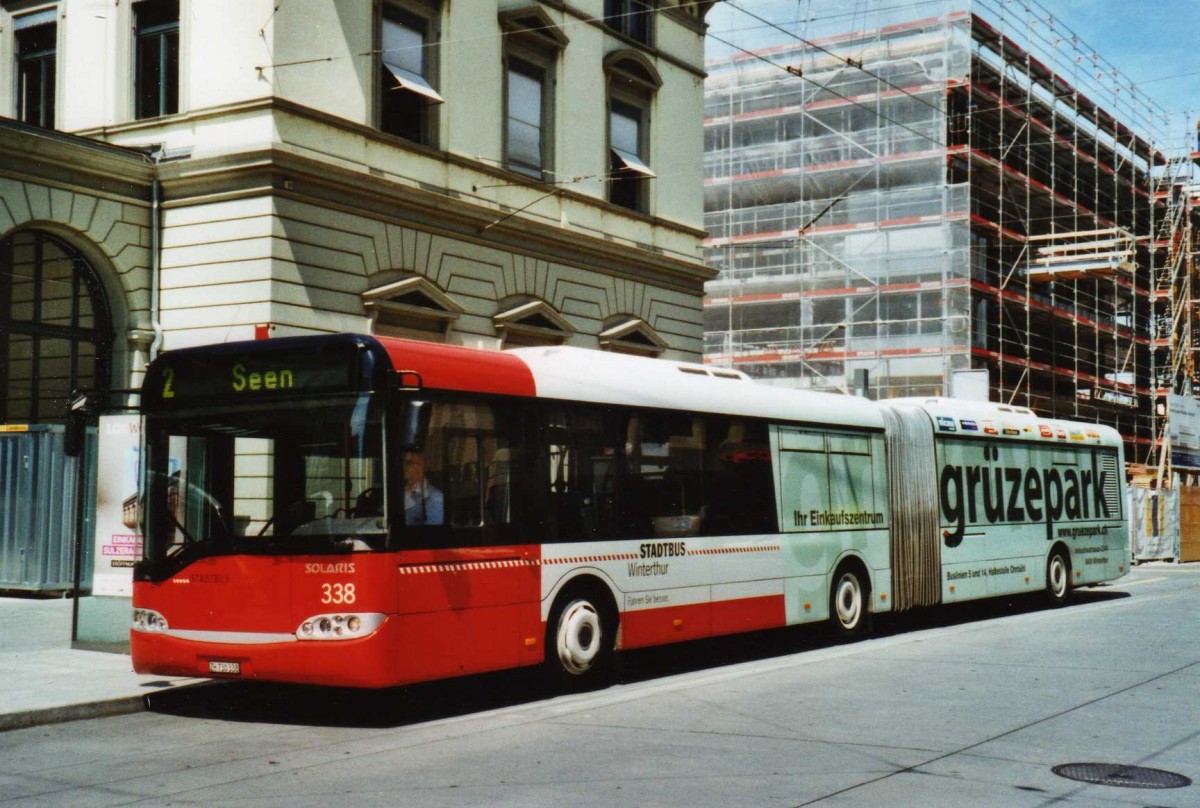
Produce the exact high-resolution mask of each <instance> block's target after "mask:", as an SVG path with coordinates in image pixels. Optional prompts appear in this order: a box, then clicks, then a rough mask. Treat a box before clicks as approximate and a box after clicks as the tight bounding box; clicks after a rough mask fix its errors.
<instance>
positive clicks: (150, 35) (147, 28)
mask: <svg viewBox="0 0 1200 808" xmlns="http://www.w3.org/2000/svg"><path fill="white" fill-rule="evenodd" d="M133 14H134V19H135V22H134V39H135V42H136V45H135V51H136V60H137V64H136V66H135V71H136V72H135V79H134V81H135V86H134V105H135V109H134V116H135V117H136V118H139V119H140V118H157V117H159V116H161V115H174V114H175V113H176V112H178V111H179V0H146V2H142V3H138V4H137V5H135V6H134V7H133Z"/></svg>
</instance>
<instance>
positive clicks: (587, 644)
mask: <svg viewBox="0 0 1200 808" xmlns="http://www.w3.org/2000/svg"><path fill="white" fill-rule="evenodd" d="M546 635H547V636H546V664H547V667H548V668H549V671H550V673H551V676H552V678H553V680H554V681H555V683H557V684H559V685H561V686H564V687H567V688H568V689H573V690H574V689H581V688H586V687H591V686H596V685H599V684H601V683H603V682H604V681H605V679H606V677H607V675H608V674H609V673H610V671H611V669H612V661H613V654H614V640H615V639H616V629H615V627H614V626H613V621H612V620H611V619H610V617H609V615H608V613H607V612H606V611H605V610H604V606H603V604H602V603H601V602H600V601H599V599H598V598H595V597H592V596H591V595H590V593H588V594H582V593H581V594H574V595H570V596H568V597H562V598H559V600H558V602H556V603H555V608H554V609H553V610H552V612H551V615H550V620H549V621H548V622H547V624H546Z"/></svg>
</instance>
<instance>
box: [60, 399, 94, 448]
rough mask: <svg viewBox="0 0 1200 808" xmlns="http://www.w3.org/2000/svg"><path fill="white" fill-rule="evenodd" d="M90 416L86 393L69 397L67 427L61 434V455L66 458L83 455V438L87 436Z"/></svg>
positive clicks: (89, 404) (89, 401)
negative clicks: (64, 455)
mask: <svg viewBox="0 0 1200 808" xmlns="http://www.w3.org/2000/svg"><path fill="white" fill-rule="evenodd" d="M91 416H92V401H91V399H89V398H88V396H87V393H76V394H75V395H73V396H71V401H70V404H69V405H68V407H67V426H66V431H65V432H64V433H63V453H64V454H66V456H67V457H79V455H81V454H83V443H84V436H85V435H86V434H87V426H88V422H89V421H91Z"/></svg>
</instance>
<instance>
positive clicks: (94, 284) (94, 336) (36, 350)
mask: <svg viewBox="0 0 1200 808" xmlns="http://www.w3.org/2000/svg"><path fill="white" fill-rule="evenodd" d="M112 348H113V326H112V315H111V310H110V308H109V305H108V300H107V298H106V296H105V294H104V288H103V286H102V285H101V283H100V280H99V277H98V276H97V275H96V272H95V270H94V269H93V268H92V265H91V264H90V263H89V262H88V260H87V259H86V258H84V257H83V255H82V254H81V253H80V252H79V250H77V249H75V248H74V247H72V246H71V245H70V244H68V243H67V242H65V241H63V240H62V239H60V238H57V237H56V236H53V235H51V234H49V233H46V232H44V231H41V230H19V231H17V232H14V233H12V234H10V235H9V236H8V237H6V238H5V239H4V240H3V241H0V424H3V423H9V424H14V423H15V424H35V423H43V424H45V423H62V422H63V421H64V420H65V417H66V412H67V401H68V399H69V397H70V395H71V392H72V391H73V390H76V389H88V390H100V391H102V390H107V389H108V387H109V380H110V378H111V366H112Z"/></svg>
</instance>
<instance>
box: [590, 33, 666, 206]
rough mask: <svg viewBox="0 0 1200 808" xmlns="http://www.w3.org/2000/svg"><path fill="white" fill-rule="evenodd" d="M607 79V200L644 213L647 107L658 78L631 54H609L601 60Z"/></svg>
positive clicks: (647, 197) (648, 175) (646, 201)
mask: <svg viewBox="0 0 1200 808" xmlns="http://www.w3.org/2000/svg"><path fill="white" fill-rule="evenodd" d="M604 71H605V73H606V74H607V77H608V158H609V173H608V201H609V202H612V203H613V204H614V205H620V206H621V207H623V208H628V209H629V210H633V211H637V212H639V213H648V212H649V210H650V204H649V200H650V194H649V181H650V180H651V179H653V178H654V176H655V174H654V171H653V169H651V168H650V165H651V161H650V159H649V156H650V108H651V104H652V103H653V99H654V94H655V93H656V92H657V91H658V88H659V87H661V86H662V79H661V78H659V75H658V72H657V71H656V70H655V69H654V66H653V65H651V64H650V62H649V61H648V60H647V59H646V58H645V57H644V56H642V55H641V54H639V53H637V52H635V51H617V52H615V53H610V54H609V55H608V56H607V57H605V60H604Z"/></svg>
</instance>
